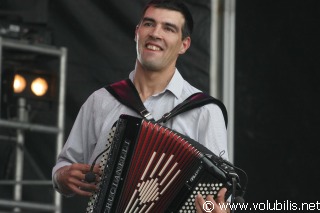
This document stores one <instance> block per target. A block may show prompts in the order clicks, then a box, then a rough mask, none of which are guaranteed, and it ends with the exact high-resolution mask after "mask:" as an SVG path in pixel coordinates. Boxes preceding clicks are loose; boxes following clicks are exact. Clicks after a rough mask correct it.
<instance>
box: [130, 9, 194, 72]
mask: <svg viewBox="0 0 320 213" xmlns="http://www.w3.org/2000/svg"><path fill="white" fill-rule="evenodd" d="M184 22H185V19H184V17H183V15H182V14H181V13H180V12H178V11H173V10H168V9H162V8H155V7H149V8H148V9H147V10H146V12H145V14H144V16H143V18H142V20H141V22H140V24H139V25H138V26H137V29H136V33H135V40H136V42H137V44H136V48H137V59H138V63H140V64H141V66H142V67H143V68H145V69H147V70H151V71H161V70H164V69H166V68H169V67H171V68H173V67H175V63H176V60H177V58H178V56H179V54H183V53H185V51H186V50H187V49H188V48H189V46H190V42H191V39H190V37H187V38H185V39H184V40H182V27H183V25H184Z"/></svg>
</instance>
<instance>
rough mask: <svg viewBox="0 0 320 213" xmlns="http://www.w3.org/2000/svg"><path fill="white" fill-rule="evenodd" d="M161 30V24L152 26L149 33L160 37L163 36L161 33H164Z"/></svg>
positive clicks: (157, 37) (156, 37)
mask: <svg viewBox="0 0 320 213" xmlns="http://www.w3.org/2000/svg"><path fill="white" fill-rule="evenodd" d="M161 32H162V30H161V26H159V25H157V26H155V27H153V28H152V30H151V31H150V34H149V35H150V36H151V37H153V38H155V39H159V38H161V35H162V34H161Z"/></svg>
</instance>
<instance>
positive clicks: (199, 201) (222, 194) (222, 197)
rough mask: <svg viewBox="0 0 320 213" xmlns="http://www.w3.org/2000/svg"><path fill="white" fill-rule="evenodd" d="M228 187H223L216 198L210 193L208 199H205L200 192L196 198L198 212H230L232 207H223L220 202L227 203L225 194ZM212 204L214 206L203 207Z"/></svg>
mask: <svg viewBox="0 0 320 213" xmlns="http://www.w3.org/2000/svg"><path fill="white" fill-rule="evenodd" d="M226 191H227V189H226V188H222V189H221V190H220V191H219V192H218V195H217V198H216V199H215V200H214V199H213V196H212V195H208V196H207V197H206V201H205V200H204V199H203V197H202V195H201V194H198V195H197V196H196V198H195V205H196V209H197V213H208V212H209V213H230V209H229V208H228V209H223V208H220V206H219V203H220V204H222V203H225V194H226ZM206 203H208V204H212V205H213V206H211V205H209V206H207V208H203V207H204V205H206Z"/></svg>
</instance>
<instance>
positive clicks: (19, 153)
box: [14, 98, 28, 212]
mask: <svg viewBox="0 0 320 213" xmlns="http://www.w3.org/2000/svg"><path fill="white" fill-rule="evenodd" d="M26 102H27V101H26V99H25V98H19V99H18V120H19V121H21V122H26V121H27V120H28V112H27V110H26V107H27V103H26ZM23 146H24V130H22V129H17V145H16V168H15V178H14V180H15V181H16V182H17V184H15V185H14V200H15V201H21V199H22V184H20V183H19V182H21V181H22V179H23V160H24V154H23V149H21V147H23ZM20 210H21V209H20V208H18V207H16V208H14V212H20Z"/></svg>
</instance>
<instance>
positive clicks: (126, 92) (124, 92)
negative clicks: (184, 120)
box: [105, 79, 228, 127]
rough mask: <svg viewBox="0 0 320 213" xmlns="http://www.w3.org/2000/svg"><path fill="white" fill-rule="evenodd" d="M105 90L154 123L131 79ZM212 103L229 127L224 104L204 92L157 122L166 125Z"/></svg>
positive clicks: (187, 100) (192, 96)
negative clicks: (182, 114) (188, 112)
mask: <svg viewBox="0 0 320 213" xmlns="http://www.w3.org/2000/svg"><path fill="white" fill-rule="evenodd" d="M105 89H106V90H108V92H110V93H111V94H112V95H113V96H114V97H115V98H116V99H117V100H118V101H120V103H122V104H124V105H126V106H128V107H129V108H131V109H133V110H134V111H135V112H137V113H138V114H140V115H141V116H142V117H143V118H145V119H147V120H152V121H154V118H153V117H152V115H151V113H150V112H149V111H148V110H147V109H146V108H145V106H144V105H143V103H142V101H141V99H140V96H139V93H138V91H137V89H136V88H135V86H134V84H133V83H132V81H131V80H130V79H126V80H122V81H118V82H116V83H113V84H110V85H107V86H106V87H105ZM210 103H213V104H216V105H217V106H219V107H220V109H221V111H222V114H223V117H224V120H225V125H226V127H227V124H228V115H227V110H226V107H225V106H224V104H223V103H222V102H221V101H219V100H218V99H215V98H213V97H211V96H210V95H207V94H205V93H202V92H198V93H195V94H192V95H191V96H189V97H188V98H187V99H186V100H184V101H183V102H182V103H180V104H178V105H177V106H176V107H174V108H173V109H172V110H171V111H170V112H167V113H165V114H164V115H163V116H162V118H161V119H159V120H158V121H157V122H158V123H165V122H167V121H168V120H169V119H171V118H172V117H174V116H176V115H178V114H180V113H183V112H186V111H188V110H191V109H194V108H197V107H201V106H203V105H206V104H210Z"/></svg>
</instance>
